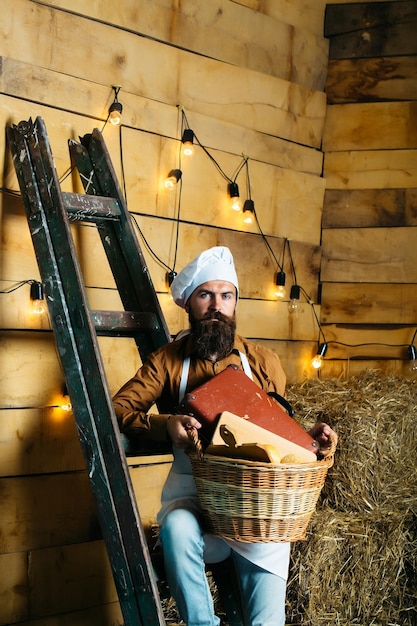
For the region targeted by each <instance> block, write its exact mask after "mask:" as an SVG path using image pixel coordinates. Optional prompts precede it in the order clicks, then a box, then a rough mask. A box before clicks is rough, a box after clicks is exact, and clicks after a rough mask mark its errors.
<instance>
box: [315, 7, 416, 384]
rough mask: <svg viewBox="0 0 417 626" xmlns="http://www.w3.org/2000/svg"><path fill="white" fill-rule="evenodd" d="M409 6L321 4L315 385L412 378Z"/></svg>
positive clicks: (412, 18)
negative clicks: (369, 370)
mask: <svg viewBox="0 0 417 626" xmlns="http://www.w3.org/2000/svg"><path fill="white" fill-rule="evenodd" d="M416 28H417V3H416V2H415V1H402V2H398V1H397V2H382V3H376V4H374V3H370V2H363V3H351V4H345V3H343V4H340V5H339V4H337V3H336V4H332V5H328V6H327V10H326V18H325V35H326V36H327V37H328V38H329V69H328V75H327V81H326V92H327V98H328V108H327V117H326V124H325V132H324V137H323V151H324V176H325V178H326V193H325V201H324V207H323V230H322V264H321V281H322V300H321V302H322V308H321V322H322V324H323V330H324V333H325V336H326V339H327V340H328V341H329V350H328V353H327V358H326V362H325V365H324V366H323V369H322V375H323V376H326V375H327V376H333V375H336V376H339V375H347V374H349V373H355V372H357V371H358V370H361V369H363V368H364V367H377V368H380V369H381V370H383V371H391V372H394V373H396V374H400V375H404V376H409V375H410V372H409V365H410V361H409V358H408V349H407V347H408V345H409V344H410V343H411V341H412V339H413V335H414V332H415V330H416V327H417V285H416V283H417V257H416V249H417V229H416V226H417V102H416V100H417V40H416V37H415V33H416Z"/></svg>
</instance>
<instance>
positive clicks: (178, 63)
mask: <svg viewBox="0 0 417 626" xmlns="http://www.w3.org/2000/svg"><path fill="white" fill-rule="evenodd" d="M27 6H28V0H14V2H13V19H11V17H10V15H9V13H8V12H2V14H1V15H0V36H1V37H2V38H3V42H4V44H5V46H4V48H5V49H4V50H3V54H4V56H9V57H14V58H17V60H19V61H22V62H26V63H28V62H31V63H33V64H34V65H36V66H39V65H40V66H46V67H49V68H50V69H51V70H55V71H57V72H60V73H64V74H70V75H74V74H76V75H77V76H78V77H79V78H82V79H85V80H90V81H92V82H95V81H96V78H97V76H98V75H99V76H100V80H101V81H102V83H103V84H108V85H111V84H113V83H114V76H115V74H116V75H117V76H118V77H119V82H120V84H123V88H124V89H126V91H131V92H132V93H137V94H140V95H147V96H148V97H150V98H151V99H152V100H158V101H161V102H165V103H166V104H171V105H173V106H175V105H176V104H178V103H181V104H182V105H183V106H184V107H185V108H186V109H187V108H188V107H191V108H193V109H194V110H196V111H198V112H199V113H201V114H207V115H211V116H213V117H216V118H218V119H220V120H223V121H225V122H232V123H236V124H239V125H241V126H243V127H245V128H252V129H256V130H258V131H260V132H266V133H269V134H272V135H274V136H277V137H281V138H283V139H290V140H291V141H296V142H298V143H301V144H303V145H309V146H311V147H319V146H320V143H321V134H322V128H323V122H324V116H325V108H326V98H325V94H324V93H323V92H320V91H316V90H312V89H310V88H306V87H302V86H300V85H296V84H295V83H290V82H289V81H285V80H283V79H279V78H275V77H272V76H269V75H265V74H261V73H259V72H256V71H253V70H247V69H244V68H239V67H236V66H231V65H228V64H225V63H222V62H220V61H215V60H212V59H207V58H204V57H201V56H199V57H196V56H195V55H194V54H191V53H188V52H186V51H183V50H180V49H178V48H174V47H172V46H161V45H160V44H159V43H158V42H156V41H152V40H149V39H146V38H143V37H137V36H136V35H135V34H134V33H130V32H128V31H122V30H119V29H117V28H112V27H111V26H108V25H106V24H102V23H99V22H92V21H91V20H82V19H80V18H79V17H77V16H74V15H71V14H69V13H64V12H61V11H56V10H53V9H50V8H48V7H45V6H43V5H33V4H31V12H30V13H29V14H28V12H27ZM23 20H25V23H26V24H27V30H26V35H27V36H26V37H24V38H22V34H21V28H20V24H21V23H23ZM51 28H53V30H54V33H55V35H56V36H55V37H53V38H51V37H49V36H48V34H49V33H50V30H51ZM74 32H77V37H78V38H79V40H80V41H83V46H80V47H77V46H74V45H73V39H72V37H71V36H70V33H74ZM39 38H43V40H44V43H45V45H44V46H41V47H39V46H38V41H39ZM109 41H111V42H112V45H111V46H108V45H105V46H103V42H109ZM97 50H101V53H100V55H97ZM16 51H18V54H16ZM98 57H99V58H100V60H99V61H97V64H96V63H95V59H98ZM85 58H89V59H90V62H89V63H87V64H86V63H85ZM138 58H139V59H140V58H147V63H146V64H142V65H141V76H140V80H139V81H138V73H137V64H136V60H137V59H138ZM197 59H198V61H197ZM196 63H197V64H196ZM196 72H197V74H196ZM203 75H204V80H196V76H197V77H198V76H200V77H201V76H203ZM242 84H245V100H244V102H242V99H241V98H240V96H238V95H237V94H238V93H239V90H240V86H241V85H242ZM260 94H262V98H261V101H260V98H259V96H260Z"/></svg>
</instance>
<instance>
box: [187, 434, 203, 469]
mask: <svg viewBox="0 0 417 626" xmlns="http://www.w3.org/2000/svg"><path fill="white" fill-rule="evenodd" d="M187 434H188V439H189V442H190V447H191V449H192V451H193V452H195V453H196V455H197V458H198V460H199V461H201V459H202V458H203V446H202V445H201V441H200V438H199V436H198V431H197V430H196V429H195V428H193V427H191V428H187Z"/></svg>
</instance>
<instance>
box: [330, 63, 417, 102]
mask: <svg viewBox="0 0 417 626" xmlns="http://www.w3.org/2000/svg"><path fill="white" fill-rule="evenodd" d="M326 93H327V101H328V103H329V104H335V103H342V102H366V101H373V100H375V101H376V100H384V101H386V100H397V101H398V100H413V99H415V96H416V93H417V62H416V57H415V56H406V57H398V56H396V57H382V58H379V57H377V58H374V59H354V60H351V59H341V60H330V61H329V64H328V70H327V79H326Z"/></svg>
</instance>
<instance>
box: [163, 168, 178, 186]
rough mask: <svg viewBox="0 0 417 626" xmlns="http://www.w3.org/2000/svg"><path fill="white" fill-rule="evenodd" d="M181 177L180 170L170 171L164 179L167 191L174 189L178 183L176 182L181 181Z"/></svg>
mask: <svg viewBox="0 0 417 626" xmlns="http://www.w3.org/2000/svg"><path fill="white" fill-rule="evenodd" d="M181 176H182V172H181V170H178V169H177V170H170V172H169V174H168V176H167V177H166V179H165V183H164V184H165V187H166V188H167V189H170V190H171V189H174V188H175V185H176V184H177V183H178V181H179V180H180V179H181Z"/></svg>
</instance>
